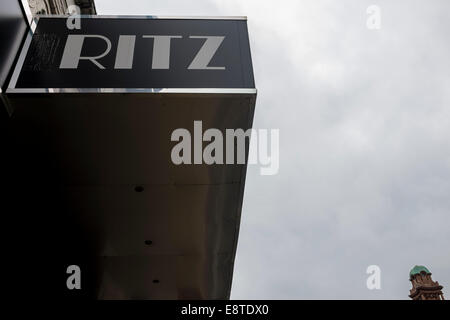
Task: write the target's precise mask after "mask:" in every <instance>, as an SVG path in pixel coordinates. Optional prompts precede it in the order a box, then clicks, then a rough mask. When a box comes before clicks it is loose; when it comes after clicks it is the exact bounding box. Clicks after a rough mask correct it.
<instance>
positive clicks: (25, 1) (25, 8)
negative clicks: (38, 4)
mask: <svg viewBox="0 0 450 320" xmlns="http://www.w3.org/2000/svg"><path fill="white" fill-rule="evenodd" d="M20 4H21V5H22V9H23V11H24V13H25V15H26V18H27V20H28V25H31V23H32V21H33V14H32V13H31V10H30V6H29V5H28V0H21V1H20Z"/></svg>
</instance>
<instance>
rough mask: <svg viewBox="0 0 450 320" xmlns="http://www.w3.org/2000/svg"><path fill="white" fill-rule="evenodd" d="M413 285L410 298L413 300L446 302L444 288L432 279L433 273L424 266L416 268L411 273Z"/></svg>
mask: <svg viewBox="0 0 450 320" xmlns="http://www.w3.org/2000/svg"><path fill="white" fill-rule="evenodd" d="M409 281H411V283H412V289H411V290H410V295H409V297H410V298H411V299H413V300H444V294H443V293H442V288H443V287H442V286H441V285H440V284H439V282H437V281H433V279H431V272H430V271H428V269H427V268H426V267H424V266H415V267H414V268H412V269H411V271H410V272H409Z"/></svg>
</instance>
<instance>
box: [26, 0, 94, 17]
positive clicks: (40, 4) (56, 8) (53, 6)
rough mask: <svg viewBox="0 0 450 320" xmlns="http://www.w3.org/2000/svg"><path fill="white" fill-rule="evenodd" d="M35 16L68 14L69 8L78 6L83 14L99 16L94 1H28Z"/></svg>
mask: <svg viewBox="0 0 450 320" xmlns="http://www.w3.org/2000/svg"><path fill="white" fill-rule="evenodd" d="M28 4H29V6H30V10H31V13H32V14H33V16H36V15H38V14H67V13H68V11H67V8H68V7H69V6H71V5H77V6H78V7H80V9H81V14H97V11H96V10H95V3H94V0H28Z"/></svg>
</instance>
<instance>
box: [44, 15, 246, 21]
mask: <svg viewBox="0 0 450 320" xmlns="http://www.w3.org/2000/svg"><path fill="white" fill-rule="evenodd" d="M67 17H69V15H65V14H52V15H49V14H43V15H38V16H36V18H67ZM80 17H81V18H96V19H165V20H247V17H246V16H158V15H156V16H155V15H153V16H150V15H149V16H146V15H91V14H82V15H80Z"/></svg>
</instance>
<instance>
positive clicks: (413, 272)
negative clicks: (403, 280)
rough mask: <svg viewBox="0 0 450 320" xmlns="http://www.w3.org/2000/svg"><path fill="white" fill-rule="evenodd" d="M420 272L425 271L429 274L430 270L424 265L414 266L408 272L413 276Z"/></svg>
mask: <svg viewBox="0 0 450 320" xmlns="http://www.w3.org/2000/svg"><path fill="white" fill-rule="evenodd" d="M421 272H425V273H426V274H431V272H430V271H429V270H428V269H427V268H426V267H424V266H414V268H412V269H411V271H410V272H409V277H410V278H411V277H412V276H415V275H416V274H419V273H421Z"/></svg>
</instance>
